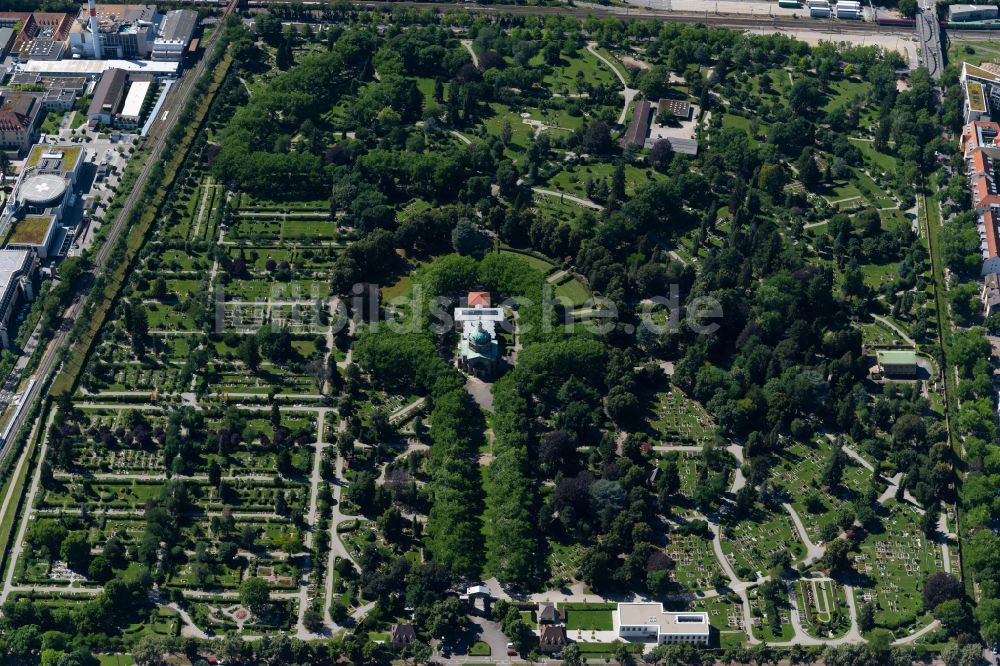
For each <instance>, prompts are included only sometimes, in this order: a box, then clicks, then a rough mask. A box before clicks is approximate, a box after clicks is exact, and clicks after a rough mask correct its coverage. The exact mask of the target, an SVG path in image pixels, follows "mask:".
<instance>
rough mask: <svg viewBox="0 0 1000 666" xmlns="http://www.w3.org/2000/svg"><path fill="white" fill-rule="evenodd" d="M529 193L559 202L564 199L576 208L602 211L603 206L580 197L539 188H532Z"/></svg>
mask: <svg viewBox="0 0 1000 666" xmlns="http://www.w3.org/2000/svg"><path fill="white" fill-rule="evenodd" d="M531 191H532V192H534V193H536V194H542V195H544V196H547V197H558V198H559V200H560V201H561V200H563V199H565V200H566V201H572V202H573V203H575V204H576V205H577V206H583V207H584V208H592V209H594V210H604V206H602V205H601V204H599V203H595V202H593V201H591V200H590V199H584V198H582V197H577V196H573V195H572V194H566V193H565V192H556V191H555V190H546V189H543V188H541V187H533V188H531Z"/></svg>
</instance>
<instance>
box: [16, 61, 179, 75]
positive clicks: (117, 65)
mask: <svg viewBox="0 0 1000 666" xmlns="http://www.w3.org/2000/svg"><path fill="white" fill-rule="evenodd" d="M179 66H180V63H176V62H153V61H152V60H29V61H28V62H26V63H23V64H21V65H18V70H19V71H22V72H32V73H35V74H47V75H50V76H55V75H59V74H64V75H67V76H73V75H83V76H94V75H97V74H103V73H104V72H105V71H106V70H109V69H123V70H125V71H126V72H148V73H150V74H155V75H157V76H176V75H177V69H178V67H179Z"/></svg>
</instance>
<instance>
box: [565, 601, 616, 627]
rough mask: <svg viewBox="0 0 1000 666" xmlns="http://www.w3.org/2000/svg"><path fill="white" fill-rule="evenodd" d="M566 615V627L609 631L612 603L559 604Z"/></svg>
mask: <svg viewBox="0 0 1000 666" xmlns="http://www.w3.org/2000/svg"><path fill="white" fill-rule="evenodd" d="M560 608H561V609H562V611H563V613H564V614H565V616H566V628H567V629H569V630H573V629H584V630H588V629H590V630H594V631H611V629H612V627H613V626H614V619H613V618H612V616H611V611H612V609H614V608H616V606H615V605H614V604H561V605H560Z"/></svg>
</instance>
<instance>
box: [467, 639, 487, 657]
mask: <svg viewBox="0 0 1000 666" xmlns="http://www.w3.org/2000/svg"><path fill="white" fill-rule="evenodd" d="M469 656H470V657H488V656H490V644H489V643H484V642H483V641H476V642H475V643H473V644H472V646H471V647H470V648H469Z"/></svg>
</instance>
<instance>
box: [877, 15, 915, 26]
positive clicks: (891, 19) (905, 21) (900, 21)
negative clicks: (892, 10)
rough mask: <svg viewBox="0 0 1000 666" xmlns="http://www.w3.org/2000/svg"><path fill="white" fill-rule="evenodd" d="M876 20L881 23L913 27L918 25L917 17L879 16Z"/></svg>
mask: <svg viewBox="0 0 1000 666" xmlns="http://www.w3.org/2000/svg"><path fill="white" fill-rule="evenodd" d="M875 22H876V23H878V24H879V25H902V26H908V27H911V28H912V27H914V26H915V25H917V19H911V18H898V17H895V16H879V17H878V19H876V21H875Z"/></svg>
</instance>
